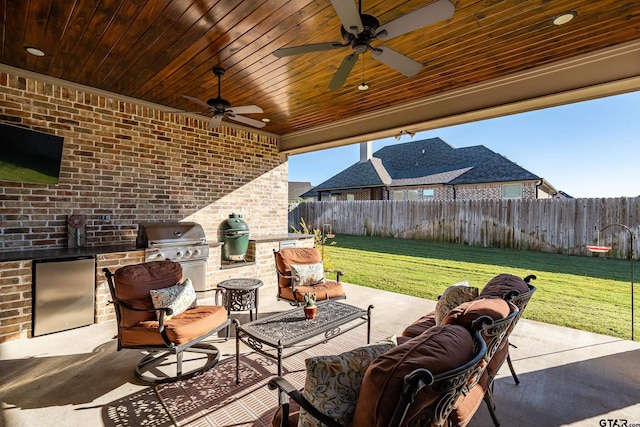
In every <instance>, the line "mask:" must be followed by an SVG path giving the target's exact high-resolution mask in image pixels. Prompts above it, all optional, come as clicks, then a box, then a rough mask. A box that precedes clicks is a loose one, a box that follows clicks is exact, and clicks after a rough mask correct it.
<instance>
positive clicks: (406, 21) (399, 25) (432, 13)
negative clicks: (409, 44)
mask: <svg viewBox="0 0 640 427" xmlns="http://www.w3.org/2000/svg"><path fill="white" fill-rule="evenodd" d="M455 10H456V7H455V5H454V4H453V3H451V2H450V1H449V0H438V1H437V2H435V3H431V4H429V5H427V6H425V7H422V8H420V9H418V10H414V11H413V12H409V13H407V14H406V15H404V16H401V17H400V18H398V19H394V20H393V21H391V22H387V23H386V24H384V25H382V26H380V27H379V28H378V31H377V32H376V38H378V39H380V40H389V39H392V38H394V37H397V36H400V35H402V34H407V33H409V32H411V31H414V30H417V29H419V28H422V27H426V26H427V25H432V24H435V23H436V22H440V21H445V20H447V19H451V17H453V13H454V12H455Z"/></svg>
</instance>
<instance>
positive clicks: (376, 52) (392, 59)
mask: <svg viewBox="0 0 640 427" xmlns="http://www.w3.org/2000/svg"><path fill="white" fill-rule="evenodd" d="M371 57H372V58H373V59H376V60H378V61H380V62H382V63H383V64H385V65H388V66H389V67H391V68H393V69H395V70H397V71H399V72H401V73H402V74H404V75H405V76H407V77H413V76H415V75H416V74H418V73H419V72H420V70H421V69H422V64H421V63H419V62H418V61H414V60H413V59H411V58H409V57H408V56H405V55H403V54H401V53H399V52H396V51H395V50H393V49H390V48H388V47H386V46H378V47H376V48H374V49H371Z"/></svg>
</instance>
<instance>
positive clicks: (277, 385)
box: [268, 377, 344, 427]
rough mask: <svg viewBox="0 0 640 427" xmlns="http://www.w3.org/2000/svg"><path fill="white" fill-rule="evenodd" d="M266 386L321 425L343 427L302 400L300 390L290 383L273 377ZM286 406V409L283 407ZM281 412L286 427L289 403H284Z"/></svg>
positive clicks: (305, 400)
mask: <svg viewBox="0 0 640 427" xmlns="http://www.w3.org/2000/svg"><path fill="white" fill-rule="evenodd" d="M268 386H269V388H270V389H271V390H276V389H278V390H279V391H280V393H284V394H286V395H287V396H288V397H290V398H291V399H293V401H295V402H296V403H297V404H298V405H300V407H302V408H304V409H305V410H306V411H307V412H308V413H309V414H310V415H311V416H312V417H313V418H315V419H317V420H318V421H320V422H321V423H323V424H325V425H326V426H328V427H344V426H343V425H342V424H340V423H339V422H337V421H336V420H334V419H333V418H331V417H329V416H327V415H325V414H323V413H322V412H320V411H319V410H318V409H317V408H316V407H315V406H313V405H312V404H311V403H310V402H309V401H308V400H307V399H305V398H304V396H303V395H302V393H300V390H298V389H296V388H295V387H294V386H293V385H291V383H290V382H289V381H287V380H285V379H284V378H282V377H274V378H271V379H270V380H269V383H268ZM285 405H286V409H285V408H284V406H285ZM282 406H283V410H282V424H281V425H287V422H288V418H289V408H288V406H289V403H288V399H287V403H284V404H283V405H282Z"/></svg>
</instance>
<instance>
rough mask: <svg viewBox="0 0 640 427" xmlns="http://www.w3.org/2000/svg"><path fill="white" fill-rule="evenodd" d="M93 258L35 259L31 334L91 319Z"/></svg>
mask: <svg viewBox="0 0 640 427" xmlns="http://www.w3.org/2000/svg"><path fill="white" fill-rule="evenodd" d="M95 284H96V262H95V258H94V257H74V258H61V259H47V260H34V262H33V336H38V335H44V334H49V333H52V332H60V331H64V330H66V329H72V328H76V327H79V326H85V325H89V324H92V323H93V322H94V306H95Z"/></svg>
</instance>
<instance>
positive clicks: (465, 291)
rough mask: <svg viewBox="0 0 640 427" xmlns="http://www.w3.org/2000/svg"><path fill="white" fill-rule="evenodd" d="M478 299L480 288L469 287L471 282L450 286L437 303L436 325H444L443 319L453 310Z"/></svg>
mask: <svg viewBox="0 0 640 427" xmlns="http://www.w3.org/2000/svg"><path fill="white" fill-rule="evenodd" d="M477 297H478V288H476V287H473V286H469V282H467V281H466V280H465V281H464V282H459V283H456V284H455V285H451V286H449V287H448V288H447V289H445V291H444V292H443V293H442V295H441V296H440V298H438V301H437V302H436V310H435V320H436V325H440V324H441V323H442V319H444V318H445V317H446V316H447V314H449V312H450V311H451V310H453V309H454V308H456V307H457V306H459V305H460V304H462V303H464V302H468V301H471V300H473V299H475V298H477Z"/></svg>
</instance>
